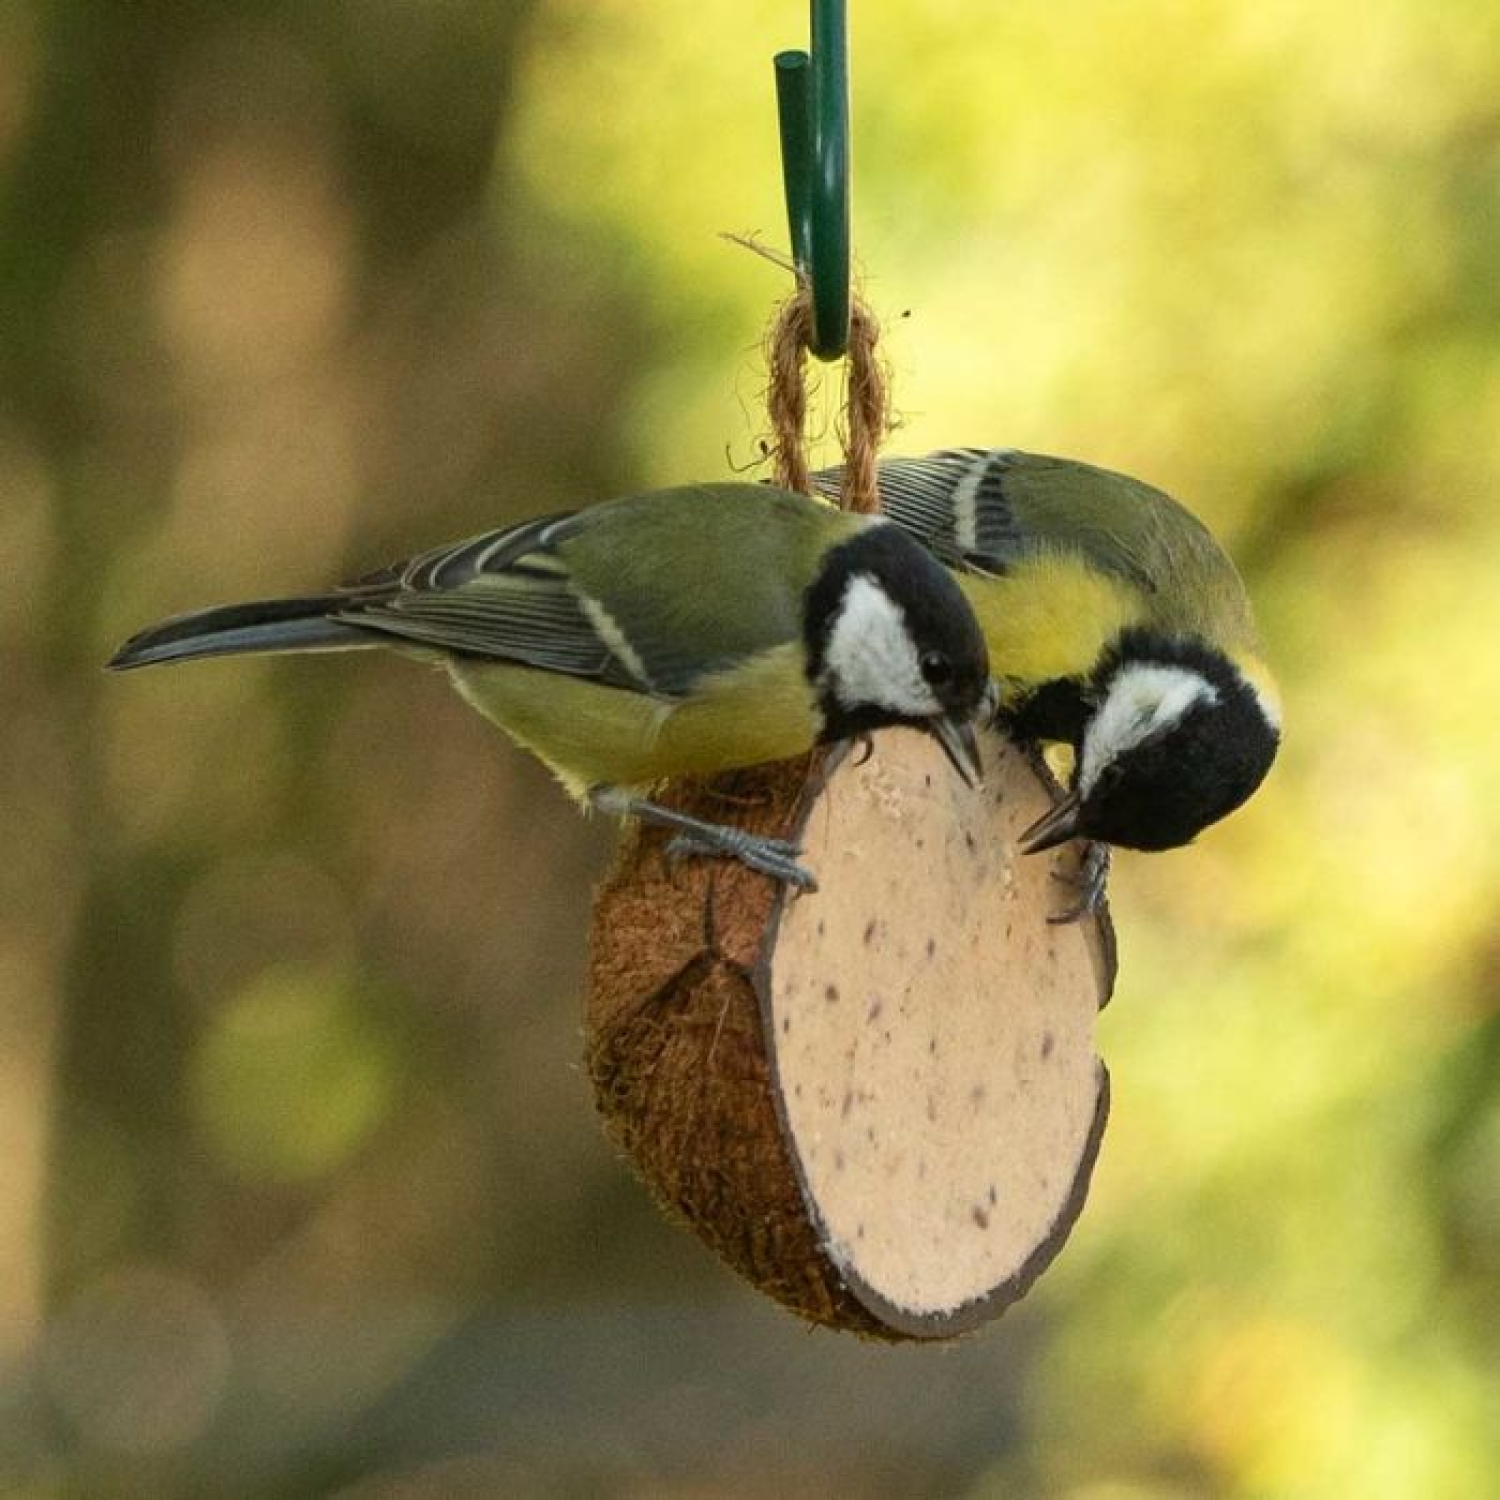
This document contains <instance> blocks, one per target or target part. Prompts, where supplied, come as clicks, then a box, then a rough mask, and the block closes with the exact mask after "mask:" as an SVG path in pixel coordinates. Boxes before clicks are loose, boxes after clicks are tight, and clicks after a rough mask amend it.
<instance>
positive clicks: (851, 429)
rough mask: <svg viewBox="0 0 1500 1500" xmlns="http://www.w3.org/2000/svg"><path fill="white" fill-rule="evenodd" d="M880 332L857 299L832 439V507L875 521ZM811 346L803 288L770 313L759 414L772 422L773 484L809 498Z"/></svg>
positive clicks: (881, 420) (882, 387)
mask: <svg viewBox="0 0 1500 1500" xmlns="http://www.w3.org/2000/svg"><path fill="white" fill-rule="evenodd" d="M879 341H880V324H879V323H878V322H877V321H876V318H875V314H874V313H872V312H871V311H870V309H869V307H867V306H866V305H865V303H864V302H862V301H861V300H860V299H859V298H858V297H854V298H852V299H851V302H850V309H849V350H848V353H847V354H846V355H845V359H846V361H847V362H848V376H847V382H846V390H845V401H844V415H843V419H842V421H841V422H840V424H839V438H840V440H841V442H842V444H843V449H844V483H843V490H842V492H841V494H840V496H839V504H840V505H841V506H842V507H843V508H844V509H845V510H852V511H857V512H858V513H859V514H861V515H874V514H876V513H877V512H878V511H879V510H880V492H879V490H878V489H877V488H876V482H875V458H876V455H877V454H878V453H879V451H880V444H881V440H882V439H883V438H884V437H885V430H886V405H885V403H886V378H885V370H884V369H883V368H882V366H881V362H880V360H879V359H878V358H877V357H876V354H875V346H876V344H877V343H879ZM811 342H812V293H811V291H810V290H809V289H808V287H807V285H806V284H805V283H803V284H801V285H799V286H798V288H797V290H796V292H795V293H793V295H792V296H791V297H789V298H788V299H787V300H786V302H785V303H783V304H782V307H781V311H780V312H779V313H777V315H776V317H775V319H774V320H773V321H772V323H771V327H770V329H769V331H768V332H767V334H766V367H767V368H768V369H769V370H770V372H771V382H770V386H769V388H768V389H767V391H766V410H767V413H768V414H769V416H770V418H771V434H772V436H771V447H770V453H771V462H772V465H773V467H774V469H775V478H776V482H777V484H779V485H781V486H782V487H783V488H784V489H789V490H797V491H799V492H800V493H802V494H804V495H807V494H811V493H812V480H811V478H810V475H809V468H808V462H807V354H808V349H809V347H810V345H811Z"/></svg>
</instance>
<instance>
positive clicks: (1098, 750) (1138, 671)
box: [1078, 663, 1219, 797]
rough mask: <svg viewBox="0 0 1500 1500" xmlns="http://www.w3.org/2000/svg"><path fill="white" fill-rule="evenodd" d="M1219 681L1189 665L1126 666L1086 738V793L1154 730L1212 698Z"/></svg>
mask: <svg viewBox="0 0 1500 1500" xmlns="http://www.w3.org/2000/svg"><path fill="white" fill-rule="evenodd" d="M1218 696H1219V694H1218V690H1217V689H1216V688H1215V687H1214V685H1213V684H1212V683H1211V682H1210V681H1209V680H1208V679H1207V678H1206V677H1204V676H1202V675H1201V674H1200V673H1198V672H1194V671H1192V670H1191V669H1190V668H1188V667H1167V666H1156V665H1152V664H1149V663H1148V664H1145V665H1141V666H1132V667H1126V668H1125V670H1124V671H1122V672H1121V673H1120V674H1119V675H1118V676H1117V677H1116V678H1115V680H1114V683H1113V685H1112V686H1111V687H1110V690H1109V696H1108V697H1107V698H1106V699H1105V700H1104V706H1103V707H1102V708H1101V709H1100V710H1099V712H1098V713H1097V714H1096V715H1095V716H1094V721H1093V723H1091V724H1090V725H1089V728H1088V733H1087V734H1086V735H1085V736H1084V741H1083V764H1082V766H1081V767H1080V770H1079V777H1078V785H1079V789H1080V790H1081V791H1082V792H1083V795H1084V796H1085V797H1087V796H1088V794H1089V793H1090V792H1091V791H1092V790H1093V789H1094V785H1095V783H1097V781H1098V780H1099V774H1100V772H1101V771H1103V769H1104V768H1105V766H1107V765H1109V763H1110V762H1111V761H1114V760H1118V759H1119V757H1120V756H1121V755H1123V754H1125V752H1126V751H1128V750H1131V749H1133V748H1134V747H1135V746H1136V745H1139V744H1140V742H1141V741H1142V740H1143V739H1145V738H1146V736H1147V735H1149V734H1155V733H1156V732H1157V731H1158V730H1162V729H1166V728H1167V727H1168V726H1169V725H1172V724H1175V723H1177V722H1178V721H1179V720H1180V719H1181V718H1182V717H1183V715H1184V714H1186V713H1187V712H1188V711H1189V710H1190V709H1192V708H1193V707H1194V706H1195V705H1197V704H1199V703H1213V702H1215V701H1216V700H1217V698H1218Z"/></svg>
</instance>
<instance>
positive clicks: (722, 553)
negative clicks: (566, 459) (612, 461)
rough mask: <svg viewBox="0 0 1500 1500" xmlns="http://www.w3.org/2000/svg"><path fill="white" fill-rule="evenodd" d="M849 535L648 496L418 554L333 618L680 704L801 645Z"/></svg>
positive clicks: (775, 504)
mask: <svg viewBox="0 0 1500 1500" xmlns="http://www.w3.org/2000/svg"><path fill="white" fill-rule="evenodd" d="M849 524H850V523H849V522H848V521H847V519H846V518H843V517H839V516H837V515H836V514H835V513H833V512H827V513H825V512H824V511H823V508H822V507H813V506H809V505H808V503H807V501H806V499H804V498H801V497H798V496H792V495H786V494H782V493H780V492H777V491H773V490H768V489H766V488H765V487H764V486H759V485H746V484H724V485H698V486H693V487H688V488H683V489H678V490H660V491H656V492H654V493H652V494H649V495H642V496H636V497H630V498H626V499H621V500H612V501H606V502H605V503H604V504H602V505H595V506H591V507H589V508H588V509H587V510H582V511H577V512H571V513H568V514H563V515H556V516H544V517H541V518H539V519H537V520H533V521H526V522H522V523H521V524H520V525H517V526H512V527H508V528H505V529H503V530H499V531H493V532H489V533H487V534H486V535H484V536H478V537H474V538H472V539H471V540H469V541H466V542H461V543H459V544H457V545H456V546H450V547H444V548H440V549H438V550H436V551H433V552H427V553H424V554H422V555H421V556H419V557H416V558H413V559H412V560H411V561H409V562H407V563H404V564H398V565H396V566H395V567H393V568H389V569H386V570H385V571H384V572H382V573H380V574H376V575H373V576H371V577H370V578H367V579H364V580H362V581H361V582H360V583H359V584H356V585H354V586H353V587H352V588H351V589H350V590H349V591H348V606H347V608H346V609H342V610H338V611H335V612H334V613H333V617H334V618H336V619H340V620H347V621H348V622H350V623H353V624H359V625H364V626H367V627H368V628H371V629H374V630H379V631H382V632H384V633H386V634H389V635H395V636H399V637H402V638H404V639H406V640H410V641H414V642H417V643H419V644H422V645H425V646H430V647H433V648H436V649H438V650H443V651H451V652H455V653H458V654H461V655H467V656H480V657H492V658H495V659H499V660H505V661H515V662H521V663H524V664H525V665H528V666H535V667H540V668H543V669H544V670H547V671H552V672H562V673H566V674H568V675H571V676H579V677H593V678H597V679H599V680H602V681H605V682H608V683H611V684H613V685H617V686H622V687H630V688H634V689H635V690H637V691H640V692H649V693H653V694H657V695H661V696H665V697H679V696H682V695H684V694H686V693H687V692H689V691H691V689H692V687H693V684H694V683H695V682H697V681H698V680H700V679H701V678H703V677H705V676H708V675H711V674H714V673H718V672H723V671H727V670H730V669H732V668H733V667H734V666H736V665H737V664H738V663H740V662H743V661H745V660H747V659H750V658H753V657H755V656H758V655H760V654H762V653H764V652H766V651H769V650H774V649H776V648H777V647H780V646H784V645H787V644H788V643H791V642H794V641H796V640H797V639H798V638H799V635H800V631H801V623H802V594H803V591H804V589H805V587H806V585H807V583H808V582H809V581H810V580H811V577H812V574H813V572H814V571H815V570H816V567H817V564H818V561H819V557H820V555H821V554H820V547H821V545H824V544H826V543H827V541H828V540H829V536H830V534H832V535H834V536H837V535H839V534H841V533H842V531H843V530H844V529H845V528H846V527H847V526H848V525H849Z"/></svg>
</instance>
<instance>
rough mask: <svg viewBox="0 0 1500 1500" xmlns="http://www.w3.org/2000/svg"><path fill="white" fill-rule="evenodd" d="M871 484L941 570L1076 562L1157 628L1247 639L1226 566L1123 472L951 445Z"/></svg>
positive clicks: (1176, 511) (1176, 508)
mask: <svg viewBox="0 0 1500 1500" xmlns="http://www.w3.org/2000/svg"><path fill="white" fill-rule="evenodd" d="M879 476H880V497H881V502H882V505H883V507H884V510H885V514H886V515H888V516H889V517H890V518H891V520H893V521H894V522H896V524H897V525H898V526H900V527H902V529H903V530H905V531H908V532H910V533H911V534H912V535H913V536H915V537H916V538H917V540H919V541H920V542H922V543H923V544H924V545H925V546H926V547H928V548H929V549H930V550H931V551H932V552H933V553H935V554H936V555H937V556H938V557H939V558H940V559H941V560H942V561H943V562H945V563H947V564H948V565H949V566H950V567H956V568H961V569H965V570H969V571H974V572H979V573H989V574H994V575H997V576H1003V575H1005V574H1007V573H1010V572H1013V571H1014V570H1016V569H1017V568H1018V567H1023V566H1024V565H1025V564H1026V563H1027V562H1028V561H1029V560H1031V559H1033V558H1035V557H1037V556H1038V555H1039V554H1046V553H1065V554H1072V555H1075V556H1082V557H1084V558H1086V559H1087V560H1088V563H1089V565H1090V566H1091V567H1092V568H1095V569H1097V570H1098V571H1100V572H1102V573H1106V574H1113V575H1115V576H1117V577H1119V578H1122V579H1124V580H1125V581H1126V582H1127V583H1128V584H1129V585H1130V586H1131V588H1132V589H1133V590H1134V591H1136V592H1137V593H1138V594H1139V596H1140V597H1141V599H1142V600H1143V602H1144V603H1145V604H1146V606H1147V609H1148V613H1149V614H1150V615H1151V616H1153V617H1156V618H1158V623H1160V624H1162V625H1163V626H1166V627H1168V628H1172V629H1188V630H1203V629H1206V628H1208V627H1209V626H1210V625H1212V626H1213V627H1214V629H1213V633H1214V634H1216V635H1217V636H1222V637H1226V638H1230V639H1238V638H1241V637H1243V638H1246V639H1249V638H1251V637H1252V636H1253V627H1251V625H1250V623H1249V616H1248V612H1247V610H1246V606H1245V604H1244V591H1243V589H1242V587H1241V585H1240V582H1239V578H1238V575H1237V574H1236V573H1235V571H1234V565H1233V564H1232V563H1231V562H1230V561H1229V558H1228V557H1227V556H1226V555H1225V553H1224V551H1223V549H1222V548H1220V546H1219V545H1218V543H1217V542H1216V541H1215V540H1214V538H1213V537H1212V535H1210V533H1209V532H1208V530H1207V528H1206V527H1204V525H1203V524H1202V523H1201V522H1200V521H1199V520H1198V519H1197V517H1196V516H1194V515H1193V514H1192V513H1191V512H1190V511H1188V510H1186V509H1185V508H1184V507H1183V506H1181V505H1179V504H1178V503H1177V502H1176V501H1175V500H1173V499H1172V498H1171V497H1170V496H1169V495H1166V494H1164V493H1163V492H1162V491H1161V490H1158V489H1155V488H1154V487H1153V486H1151V485H1149V484H1144V483H1142V482H1141V481H1140V480H1138V479H1132V478H1131V477H1130V476H1129V475H1126V474H1118V473H1115V472H1114V471H1112V470H1109V469H1100V468H1096V467H1095V466H1093V465H1091V464H1083V463H1077V462H1075V461H1074V460H1071V459H1064V458H1051V457H1048V456H1046V455H1043V454H1037V453H1022V452H1019V451H1017V450H1015V449H1006V448H995V449H983V448H952V449H947V450H945V451H943V452H939V453H932V454H929V455H928V456H926V457H924V458H893V459H886V460H884V461H883V462H882V463H881V464H880V466H879ZM841 479H842V470H840V469H829V470H826V471H824V472H823V473H820V474H816V475H814V476H813V482H814V484H815V485H816V486H817V488H818V489H819V490H821V491H822V492H823V493H825V494H829V495H834V494H836V493H837V491H838V486H839V484H840V482H841ZM1199 616H1204V617H1205V618H1199ZM1207 616H1212V617H1213V618H1212V620H1209V619H1208V618H1206V617H1207Z"/></svg>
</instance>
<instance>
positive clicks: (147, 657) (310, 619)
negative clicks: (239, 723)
mask: <svg viewBox="0 0 1500 1500" xmlns="http://www.w3.org/2000/svg"><path fill="white" fill-rule="evenodd" d="M347 603H348V600H347V599H344V598H342V597H340V596H339V595H336V594H321V595H315V596H312V597H309V598H306V599H263V600H258V601H256V602H254V603H251V604H226V605H221V606H220V607H219V608H217V609H203V610H199V611H197V612H196V613H195V614H190V615H178V616H176V617H175V618H173V619H170V620H163V621H162V623H161V624H160V625H153V626H151V628H150V629H149V630H143V631H141V632H140V634H139V635H133V636H131V638H130V639H129V640H128V641H126V642H125V644H124V645H123V646H121V647H120V649H119V650H118V651H117V652H115V654H114V656H113V657H111V658H110V661H109V665H110V667H112V668H113V669H115V670H116V671H123V670H125V669H126V668H129V667H146V666H150V665H152V664H153V663H155V662H165V661H186V660H188V659H190V658H192V657H196V656H238V655H240V654H242V653H244V652H252V651H352V650H358V649H359V648H360V647H365V646H378V645H379V644H380V638H379V637H378V636H375V635H372V634H371V633H370V632H368V631H365V630H361V629H359V628H358V626H355V625H348V624H345V623H344V622H343V621H342V620H332V619H329V618H328V612H329V611H330V610H331V609H336V608H338V607H339V606H340V605H347Z"/></svg>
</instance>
